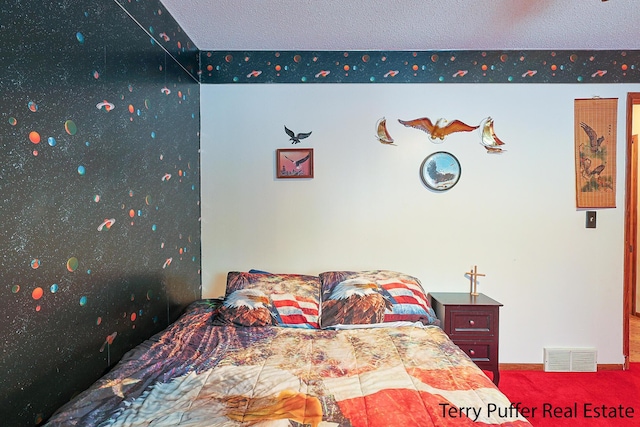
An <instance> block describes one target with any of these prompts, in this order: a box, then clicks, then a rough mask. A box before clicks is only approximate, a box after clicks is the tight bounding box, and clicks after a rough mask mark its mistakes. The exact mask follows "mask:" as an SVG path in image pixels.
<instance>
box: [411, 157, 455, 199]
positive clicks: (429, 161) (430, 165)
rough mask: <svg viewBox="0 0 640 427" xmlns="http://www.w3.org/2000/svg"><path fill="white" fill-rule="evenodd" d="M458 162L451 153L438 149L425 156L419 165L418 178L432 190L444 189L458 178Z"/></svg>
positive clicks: (448, 187) (452, 184)
mask: <svg viewBox="0 0 640 427" xmlns="http://www.w3.org/2000/svg"><path fill="white" fill-rule="evenodd" d="M461 173H462V170H461V169H460V162H458V159H456V158H455V156H454V155H453V154H451V153H447V152H445V151H438V152H435V153H433V154H430V155H429V156H427V158H425V159H424V161H423V162H422V165H420V178H421V179H422V182H423V183H424V185H426V186H427V187H428V188H430V189H431V190H434V191H446V190H448V189H450V188H451V187H453V186H454V185H456V184H457V183H458V180H459V179H460V174H461Z"/></svg>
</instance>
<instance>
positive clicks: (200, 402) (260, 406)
mask: <svg viewBox="0 0 640 427" xmlns="http://www.w3.org/2000/svg"><path fill="white" fill-rule="evenodd" d="M211 313H212V310H211V308H210V307H209V306H208V304H207V303H206V302H205V301H203V302H197V303H194V304H192V305H191V306H190V307H189V308H188V310H187V312H186V313H185V314H184V315H183V316H182V317H181V318H180V319H178V321H177V322H176V323H174V324H173V325H171V326H170V327H169V328H167V329H166V330H165V331H164V332H162V333H160V334H158V335H156V336H154V337H153V338H152V339H150V340H148V341H147V342H145V343H143V344H141V345H140V346H138V347H136V348H135V349H133V350H132V351H130V352H129V353H127V355H125V357H124V358H123V360H122V361H121V362H120V363H119V364H118V365H116V367H115V368H114V369H113V370H112V371H111V372H110V373H108V374H107V375H105V376H104V377H103V378H101V379H100V380H98V381H97V382H96V383H95V384H94V385H93V386H92V387H90V388H89V389H88V390H86V391H84V392H83V393H81V394H80V395H78V396H77V397H76V398H75V399H74V400H73V401H71V402H69V403H68V404H67V405H65V406H64V407H62V408H61V409H60V410H59V411H58V412H57V413H56V414H54V416H53V417H52V418H51V419H50V420H49V422H48V424H47V425H48V426H51V427H53V426H70V425H77V426H89V425H90V426H93V425H95V426H149V425H153V426H294V427H302V426H312V427H329V426H345V427H346V426H353V427H356V426H358V427H359V426H362V427H365V426H366V427H374V426H380V427H390V426H402V427H405V426H449V425H452V426H465V425H472V426H482V425H500V426H516V427H520V426H528V425H530V424H529V423H528V422H527V421H526V420H525V419H524V418H522V417H520V416H518V414H517V413H516V411H515V410H511V411H508V410H507V408H509V407H510V403H509V401H508V399H507V398H506V396H504V395H503V394H502V393H501V392H500V391H499V390H498V389H497V388H496V387H495V386H494V384H493V383H492V382H491V381H490V380H489V379H488V378H487V377H486V376H485V375H484V374H483V372H482V371H481V370H480V369H479V368H478V367H477V366H476V365H475V364H474V363H473V362H472V361H471V360H470V359H469V358H468V357H467V356H466V355H465V354H464V353H463V352H462V351H461V350H460V349H459V348H458V347H456V345H455V344H453V343H452V341H451V340H449V338H448V337H447V336H446V335H445V334H444V333H443V332H442V330H441V329H440V328H438V327H435V326H429V327H425V328H418V327H412V326H401V327H393V326H390V327H383V328H367V329H352V330H306V329H295V328H284V327H275V326H269V327H234V326H213V325H212V324H211V322H210V317H211ZM507 415H508V416H507Z"/></svg>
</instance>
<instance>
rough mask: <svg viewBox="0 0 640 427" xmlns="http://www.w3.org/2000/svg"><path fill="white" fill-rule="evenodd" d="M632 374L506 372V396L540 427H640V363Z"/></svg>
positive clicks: (503, 385) (503, 381) (502, 384)
mask: <svg viewBox="0 0 640 427" xmlns="http://www.w3.org/2000/svg"><path fill="white" fill-rule="evenodd" d="M630 365H631V366H630V369H629V370H628V371H600V372H562V373H560V372H543V371H500V390H501V391H502V392H503V393H504V394H505V395H507V397H508V398H509V399H510V400H511V401H512V402H513V403H514V404H516V403H518V402H520V408H521V410H520V413H521V414H522V415H524V416H525V417H527V419H528V420H529V421H530V422H531V424H533V425H534V427H546V426H549V427H562V426H571V427H573V426H580V427H582V426H585V427H592V426H593V427H596V426H597V427H600V426H611V427H619V426H623V427H624V426H640V363H631V364H630Z"/></svg>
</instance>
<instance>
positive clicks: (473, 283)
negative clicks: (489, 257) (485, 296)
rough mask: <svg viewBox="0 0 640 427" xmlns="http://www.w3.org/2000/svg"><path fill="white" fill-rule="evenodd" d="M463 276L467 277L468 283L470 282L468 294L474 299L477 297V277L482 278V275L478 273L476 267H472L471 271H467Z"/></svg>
mask: <svg viewBox="0 0 640 427" xmlns="http://www.w3.org/2000/svg"><path fill="white" fill-rule="evenodd" d="M465 274H468V275H469V281H470V282H471V290H470V291H469V293H470V294H471V295H473V296H474V297H476V296H478V276H481V277H484V276H485V275H484V274H480V273H478V266H477V265H474V266H473V268H472V269H471V271H467V272H466V273H465Z"/></svg>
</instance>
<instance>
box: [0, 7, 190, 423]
mask: <svg viewBox="0 0 640 427" xmlns="http://www.w3.org/2000/svg"><path fill="white" fill-rule="evenodd" d="M143 6H144V7H143ZM125 9H130V10H127V11H126V10H125ZM138 23H139V24H138ZM197 61H198V53H197V50H196V49H195V48H194V47H193V45H192V43H191V41H190V40H189V39H188V37H186V35H184V34H183V33H182V32H181V30H180V28H179V27H178V26H177V24H176V23H175V22H174V21H173V20H172V19H171V17H170V15H169V14H168V13H167V12H166V10H165V9H164V8H163V7H162V5H161V4H160V3H159V2H158V1H144V2H137V1H134V2H131V1H121V2H116V1H103V0H90V1H83V2H76V1H59V2H41V1H35V0H34V1H24V0H20V1H18V0H4V1H3V2H2V5H1V6H0V62H1V63H2V67H1V68H0V93H2V98H1V100H0V160H1V162H0V206H1V222H0V230H1V231H0V263H1V267H0V271H1V277H2V281H1V283H0V301H1V302H0V305H1V306H2V314H1V315H0V316H1V317H0V319H1V320H0V335H1V336H2V354H1V355H0V377H1V378H2V381H0V383H1V384H2V389H1V390H0V417H2V421H1V422H0V424H3V425H11V426H20V425H37V424H40V423H42V422H43V421H44V420H46V419H47V418H48V417H49V416H50V415H51V413H52V412H53V411H54V410H55V409H56V408H57V407H59V406H60V405H62V404H63V403H65V402H66V401H68V400H69V399H70V398H71V397H72V396H73V395H74V394H76V393H78V392H80V391H82V390H83V389H84V388H86V387H87V386H89V385H90V384H91V383H92V382H94V381H95V380H96V379H97V378H98V377H99V376H101V375H102V374H104V372H105V371H107V370H108V369H109V367H111V366H112V365H113V364H114V363H116V362H117V361H118V360H119V359H120V358H121V357H122V355H123V354H124V353H125V352H126V351H128V350H129V349H130V348H132V347H133V346H135V345H137V344H138V343H139V342H141V341H142V340H144V339H146V338H148V337H149V336H151V335H152V334H154V333H156V332H158V331H160V330H162V329H164V328H165V327H166V326H167V325H168V324H169V323H170V322H172V321H173V320H175V319H176V318H177V316H178V315H179V314H180V312H181V311H182V309H183V308H184V307H185V306H186V305H187V304H188V303H190V302H191V301H194V300H196V299H199V298H200V296H201V286H200V218H199V217H200V205H199V200H200V197H199V194H200V174H199V157H198V156H199V155H198V150H199V127H200V126H199V120H200V113H199V102H200V100H199V94H200V92H199V85H198V82H197V69H198V66H197Z"/></svg>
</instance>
